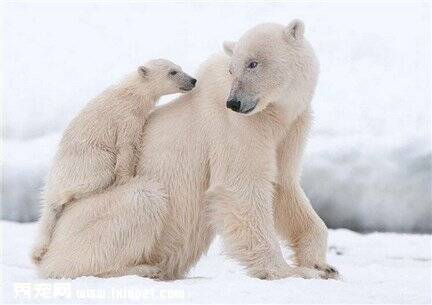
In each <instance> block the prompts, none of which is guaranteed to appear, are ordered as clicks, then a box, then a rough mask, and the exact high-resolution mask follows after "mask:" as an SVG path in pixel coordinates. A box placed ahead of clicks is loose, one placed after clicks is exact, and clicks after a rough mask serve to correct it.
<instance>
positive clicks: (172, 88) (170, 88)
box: [138, 59, 197, 96]
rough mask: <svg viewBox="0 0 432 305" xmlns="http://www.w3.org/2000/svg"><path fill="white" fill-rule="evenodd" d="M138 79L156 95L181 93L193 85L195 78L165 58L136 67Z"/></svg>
mask: <svg viewBox="0 0 432 305" xmlns="http://www.w3.org/2000/svg"><path fill="white" fill-rule="evenodd" d="M138 74H139V77H140V81H141V82H142V83H145V84H147V86H145V87H147V89H148V88H151V90H152V91H153V92H157V94H158V95H161V96H162V95H166V94H173V93H181V92H186V91H190V90H192V89H193V88H194V87H195V84H196V82H197V80H196V79H195V78H193V77H191V76H189V75H188V74H186V73H184V72H183V71H182V69H181V67H180V66H178V65H176V64H175V63H173V62H171V61H169V60H166V59H153V60H150V61H148V62H147V63H145V64H144V65H142V66H139V67H138Z"/></svg>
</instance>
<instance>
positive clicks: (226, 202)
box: [206, 185, 325, 280]
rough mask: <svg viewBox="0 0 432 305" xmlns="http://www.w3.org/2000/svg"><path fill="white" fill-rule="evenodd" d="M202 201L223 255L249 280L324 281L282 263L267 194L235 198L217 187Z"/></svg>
mask: <svg viewBox="0 0 432 305" xmlns="http://www.w3.org/2000/svg"><path fill="white" fill-rule="evenodd" d="M255 190H256V189H255ZM206 199H207V202H208V204H209V205H210V206H211V207H212V213H211V218H212V221H213V223H214V227H215V228H216V231H217V232H218V233H219V234H220V235H221V236H222V238H223V240H224V246H225V251H226V253H227V255H229V256H230V257H232V258H234V259H236V260H238V261H239V262H240V263H241V264H242V265H244V266H245V267H246V268H247V271H248V274H249V275H250V276H253V277H257V278H260V279H268V280H273V279H281V278H286V277H302V278H323V277H325V273H324V272H322V271H320V270H316V269H313V268H304V267H291V266H289V265H288V264H287V263H286V261H285V260H284V258H283V256H282V253H281V250H280V247H279V242H278V240H277V237H276V233H275V230H274V222H273V209H272V193H271V192H268V193H265V192H262V193H260V192H259V191H256V192H255V193H254V194H251V195H250V196H248V197H247V198H239V196H238V195H237V194H236V192H233V191H230V190H228V189H227V188H226V187H224V186H221V185H219V186H215V187H212V188H210V189H209V190H208V191H207V193H206Z"/></svg>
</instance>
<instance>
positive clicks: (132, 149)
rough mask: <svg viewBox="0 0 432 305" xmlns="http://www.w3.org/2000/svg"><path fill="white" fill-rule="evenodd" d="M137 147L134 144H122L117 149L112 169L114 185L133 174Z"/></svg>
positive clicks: (124, 181)
mask: <svg viewBox="0 0 432 305" xmlns="http://www.w3.org/2000/svg"><path fill="white" fill-rule="evenodd" d="M137 154H138V152H137V149H136V146H135V145H134V144H127V145H123V146H121V147H120V148H119V149H118V154H117V161H116V165H115V169H114V175H115V181H114V184H115V185H122V184H125V183H126V182H127V181H129V180H130V179H131V178H132V177H134V176H135V172H136V165H137V162H136V159H137V157H136V156H137Z"/></svg>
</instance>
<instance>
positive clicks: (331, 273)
mask: <svg viewBox="0 0 432 305" xmlns="http://www.w3.org/2000/svg"><path fill="white" fill-rule="evenodd" d="M313 267H314V269H315V270H319V271H322V272H324V273H325V278H326V279H334V280H337V279H339V278H340V275H339V271H337V269H336V268H335V267H333V266H330V265H328V264H314V266H313Z"/></svg>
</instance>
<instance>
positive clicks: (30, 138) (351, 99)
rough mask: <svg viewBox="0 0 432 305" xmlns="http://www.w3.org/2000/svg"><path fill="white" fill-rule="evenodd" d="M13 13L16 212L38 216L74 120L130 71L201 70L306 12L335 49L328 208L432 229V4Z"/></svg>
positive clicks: (8, 39)
mask: <svg viewBox="0 0 432 305" xmlns="http://www.w3.org/2000/svg"><path fill="white" fill-rule="evenodd" d="M3 16H4V18H3V27H2V39H3V41H4V44H3V54H2V55H3V56H2V60H3V65H2V68H3V75H4V81H3V88H4V90H3V93H4V95H3V99H4V103H3V111H4V113H5V115H4V120H3V146H4V154H3V155H4V160H3V177H4V179H3V180H2V218H3V219H8V220H16V221H31V220H35V219H36V218H37V216H38V197H39V190H40V187H41V185H42V179H43V176H44V175H45V173H46V171H47V169H48V168H49V163H50V160H51V158H52V156H53V154H54V152H55V147H56V144H57V142H58V139H59V137H60V136H61V131H62V130H63V128H65V126H66V124H67V122H68V121H69V120H70V119H71V118H72V117H73V116H74V114H75V113H77V111H78V110H79V109H80V108H81V107H82V106H83V105H84V104H85V103H86V102H87V101H88V100H89V99H90V98H92V97H94V96H95V95H97V94H98V93H99V92H100V91H102V90H103V89H104V88H105V87H107V86H108V85H110V84H112V83H113V82H115V81H116V80H118V79H120V78H121V77H122V76H123V75H124V74H125V73H127V72H129V71H131V70H133V69H135V68H136V67H137V66H138V65H139V64H140V63H142V62H144V61H145V60H147V59H150V58H155V57H164V58H169V59H171V60H173V61H175V62H177V63H179V64H180V65H181V66H182V67H183V68H184V70H185V71H187V72H189V73H191V74H193V71H195V70H196V69H197V67H198V66H199V64H200V63H201V62H203V61H204V60H205V59H206V58H207V57H208V56H209V55H210V54H212V53H214V52H218V51H220V50H221V44H222V42H223V41H224V40H235V39H237V38H238V37H239V36H240V35H241V34H242V33H243V32H244V31H245V30H247V29H248V28H250V27H252V26H254V25H256V24H258V23H260V22H265V21H272V22H280V23H284V24H286V23H288V22H289V21H290V20H291V19H293V18H301V19H302V20H304V22H305V24H306V35H307V38H308V39H309V41H310V42H311V43H312V44H313V46H314V47H315V49H316V51H317V54H318V57H319V59H320V62H321V75H320V81H319V86H318V90H317V92H316V96H315V99H314V102H313V103H314V112H315V122H314V127H313V130H312V133H311V137H310V142H309V144H308V146H307V151H306V156H305V159H304V174H303V185H304V187H305V190H306V193H307V194H308V196H309V197H310V198H311V201H312V203H313V205H314V207H315V208H316V209H317V211H318V212H319V214H320V215H321V216H322V217H323V218H324V219H325V221H326V223H327V224H328V225H329V226H331V227H347V228H350V229H354V230H361V231H371V230H381V231H388V230H390V231H400V232H428V233H430V232H432V216H431V204H432V202H431V198H432V190H431V184H430V181H432V149H431V104H430V101H431V86H430V84H431V61H430V54H431V39H430V22H431V20H430V5H429V4H427V3H423V2H415V1H411V2H395V3H393V2H364V3H342V2H333V3H325V2H322V3H310V2H306V3H300V2H290V3H267V4H266V3H247V4H241V3H236V4H232V3H231V4H230V3H218V4H211V3H170V4H163V3H133V2H132V3H112V2H106V3H96V2H90V3H85V2H76V3H61V4H59V3H55V2H44V3H31V2H21V3H19V2H15V3H12V2H9V3H7V4H5V5H4V13H3ZM171 98H172V97H169V98H166V99H164V101H165V102H166V101H169V100H170V99H171Z"/></svg>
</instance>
